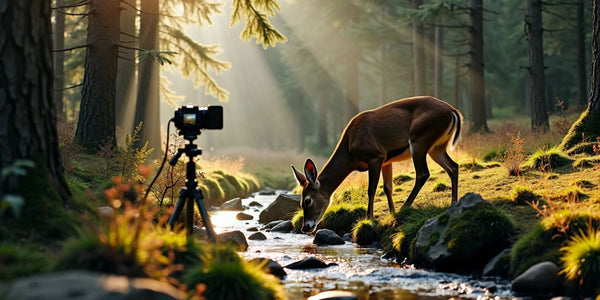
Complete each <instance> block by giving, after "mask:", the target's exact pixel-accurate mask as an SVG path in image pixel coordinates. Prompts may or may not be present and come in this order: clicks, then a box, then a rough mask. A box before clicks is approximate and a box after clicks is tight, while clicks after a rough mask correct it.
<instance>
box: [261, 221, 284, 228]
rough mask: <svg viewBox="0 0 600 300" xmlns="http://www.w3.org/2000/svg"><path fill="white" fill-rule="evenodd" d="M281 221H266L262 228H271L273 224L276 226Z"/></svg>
mask: <svg viewBox="0 0 600 300" xmlns="http://www.w3.org/2000/svg"><path fill="white" fill-rule="evenodd" d="M281 222H283V220H275V221H271V222H269V223H267V224H266V225H265V226H263V230H264V229H269V230H270V229H271V228H273V227H275V226H277V225H278V224H279V223H281Z"/></svg>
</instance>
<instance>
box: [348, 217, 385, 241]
mask: <svg viewBox="0 0 600 300" xmlns="http://www.w3.org/2000/svg"><path fill="white" fill-rule="evenodd" d="M378 227H379V224H378V223H377V221H374V220H370V219H364V220H360V221H358V223H356V226H354V229H353V230H352V239H353V240H354V242H355V243H356V244H357V245H359V246H370V245H372V244H373V243H374V242H376V241H378V240H379V234H378V231H379V230H378V229H379V228H378Z"/></svg>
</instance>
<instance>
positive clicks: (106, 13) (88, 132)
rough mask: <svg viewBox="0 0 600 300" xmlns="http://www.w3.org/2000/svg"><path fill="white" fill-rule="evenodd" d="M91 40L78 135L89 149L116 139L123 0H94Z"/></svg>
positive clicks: (92, 5)
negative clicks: (120, 17) (117, 80)
mask: <svg viewBox="0 0 600 300" xmlns="http://www.w3.org/2000/svg"><path fill="white" fill-rule="evenodd" d="M89 7H90V10H91V11H93V13H91V14H90V15H89V16H88V44H89V46H88V47H87V51H86V58H85V75H84V77H83V92H82V94H83V95H82V99H81V108H80V110H79V121H78V122H77V131H76V132H75V138H77V140H78V141H79V142H80V143H81V145H83V146H84V147H86V148H87V149H88V151H96V150H98V146H100V145H102V144H104V143H113V144H114V143H115V141H116V137H115V90H116V80H115V79H116V78H117V57H118V50H119V45H118V41H119V0H91V1H90V4H89Z"/></svg>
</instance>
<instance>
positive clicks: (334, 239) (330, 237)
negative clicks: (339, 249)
mask: <svg viewBox="0 0 600 300" xmlns="http://www.w3.org/2000/svg"><path fill="white" fill-rule="evenodd" d="M344 243H345V242H344V240H343V239H342V238H341V237H340V236H339V235H337V233H335V231H333V230H329V229H319V230H318V231H317V233H316V234H315V238H314V239H313V244H315V245H343V244H344Z"/></svg>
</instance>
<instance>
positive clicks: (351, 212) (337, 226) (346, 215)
mask: <svg viewBox="0 0 600 300" xmlns="http://www.w3.org/2000/svg"><path fill="white" fill-rule="evenodd" d="M366 216H367V209H366V207H365V206H363V205H353V204H347V203H339V204H334V205H330V206H329V208H327V210H326V211H325V214H323V218H322V219H321V223H319V226H320V228H327V229H331V230H333V231H335V233H337V234H338V235H340V236H342V235H344V234H345V233H348V232H350V231H352V229H353V228H354V225H355V224H356V222H358V220H361V219H363V218H365V217H366Z"/></svg>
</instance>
